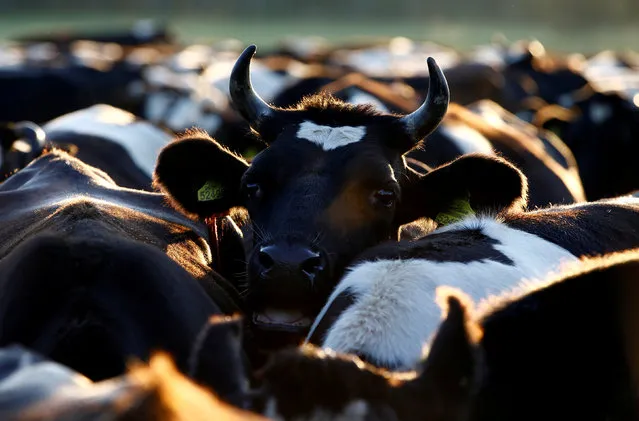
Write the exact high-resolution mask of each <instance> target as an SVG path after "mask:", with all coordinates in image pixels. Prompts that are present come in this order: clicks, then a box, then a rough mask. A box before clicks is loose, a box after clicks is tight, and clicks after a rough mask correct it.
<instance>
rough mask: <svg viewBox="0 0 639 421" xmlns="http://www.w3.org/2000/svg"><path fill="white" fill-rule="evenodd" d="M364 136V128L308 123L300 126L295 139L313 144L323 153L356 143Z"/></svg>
mask: <svg viewBox="0 0 639 421" xmlns="http://www.w3.org/2000/svg"><path fill="white" fill-rule="evenodd" d="M364 136H366V127H365V126H356V127H355V126H341V127H331V126H320V125H318V124H315V123H312V122H310V121H305V122H303V123H302V124H300V127H299V129H298V130H297V137H298V138H300V139H304V140H308V141H309V142H312V143H315V144H316V145H318V146H319V147H321V148H322V149H324V150H325V151H330V150H333V149H337V148H340V147H342V146H346V145H349V144H351V143H357V142H359V141H361V140H362V139H363V138H364Z"/></svg>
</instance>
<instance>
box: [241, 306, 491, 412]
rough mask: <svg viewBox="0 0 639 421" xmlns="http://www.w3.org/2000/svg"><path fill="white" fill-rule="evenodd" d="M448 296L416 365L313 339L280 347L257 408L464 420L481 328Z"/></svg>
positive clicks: (266, 374) (474, 376) (264, 376)
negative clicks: (395, 365) (385, 365)
mask: <svg viewBox="0 0 639 421" xmlns="http://www.w3.org/2000/svg"><path fill="white" fill-rule="evenodd" d="M458 295H459V294H458ZM445 301H446V300H442V310H443V312H444V313H445V315H444V320H443V322H442V323H441V326H440V327H439V329H438V332H437V336H436V337H435V339H434V340H433V342H432V346H431V348H430V353H429V355H428V358H427V359H425V360H424V361H422V362H421V363H420V365H419V367H417V368H416V370H414V371H408V372H393V371H388V370H384V369H381V368H378V367H375V366H372V365H370V364H367V363H365V362H363V361H362V360H360V359H359V358H358V357H357V356H354V355H352V354H341V353H336V352H333V351H332V350H330V349H322V348H318V347H315V346H312V345H303V346H301V347H298V348H291V349H286V350H281V351H279V352H277V353H275V354H274V355H273V357H272V358H271V359H270V361H269V362H268V363H267V365H266V366H265V367H264V369H263V370H261V372H260V376H259V377H260V379H261V381H262V385H261V387H260V389H259V391H258V393H256V394H255V396H254V400H253V406H252V408H253V410H254V411H257V412H260V413H262V414H264V415H266V416H268V417H270V418H271V419H278V420H300V421H301V420H324V419H327V420H328V419H331V420H341V419H344V420H362V419H367V420H397V421H410V420H424V419H428V420H433V421H453V420H463V419H466V418H465V417H466V415H467V413H468V406H469V404H470V402H471V397H472V394H473V393H474V391H475V390H476V384H477V383H478V381H479V380H480V379H479V378H478V375H479V374H480V370H478V369H477V368H476V367H478V366H479V365H480V364H481V360H480V357H481V355H480V353H479V352H478V351H479V350H478V347H477V342H478V340H479V339H480V337H481V336H480V335H481V330H480V329H479V328H478V327H477V326H476V323H474V322H473V321H472V320H471V319H470V317H469V312H468V311H467V310H466V309H465V303H464V301H463V300H462V299H460V298H459V297H458V296H456V295H452V294H451V295H450V297H449V298H448V300H447V302H445ZM465 325H466V326H465Z"/></svg>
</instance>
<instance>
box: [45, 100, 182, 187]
mask: <svg viewBox="0 0 639 421" xmlns="http://www.w3.org/2000/svg"><path fill="white" fill-rule="evenodd" d="M42 129H43V130H44V132H45V133H46V141H47V142H48V143H49V144H50V145H52V146H54V147H57V148H59V149H64V150H65V151H67V152H68V153H70V154H72V155H74V156H75V157H76V158H78V159H80V160H81V161H82V162H84V163H86V164H88V165H91V166H93V167H97V168H99V169H101V170H102V171H104V172H106V173H107V174H108V175H109V177H111V178H112V179H113V180H114V181H115V183H116V184H117V185H118V186H120V187H128V188H132V189H137V190H147V191H152V185H151V184H152V179H153V169H154V167H155V161H156V159H157V156H158V155H159V154H160V151H161V150H162V148H163V147H164V146H166V145H167V144H168V143H169V142H170V141H171V138H172V135H171V134H170V133H169V132H167V131H164V130H162V129H160V128H159V127H157V126H155V125H154V124H152V123H150V122H148V121H145V120H142V119H140V118H138V117H136V116H135V115H133V114H132V113H130V112H127V111H125V110H122V109H120V108H116V107H112V106H110V105H107V104H96V105H93V106H91V107H87V108H84V109H81V110H77V111H74V112H71V113H68V114H64V115H62V116H60V117H57V118H55V119H53V120H51V121H49V122H47V123H46V124H44V125H43V126H42Z"/></svg>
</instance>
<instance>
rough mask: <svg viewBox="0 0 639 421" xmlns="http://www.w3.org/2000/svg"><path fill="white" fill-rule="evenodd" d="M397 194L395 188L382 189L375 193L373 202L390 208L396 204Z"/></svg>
mask: <svg viewBox="0 0 639 421" xmlns="http://www.w3.org/2000/svg"><path fill="white" fill-rule="evenodd" d="M396 200H397V195H396V194H395V192H394V191H393V190H389V189H380V190H377V191H376V192H375V193H373V202H374V203H375V204H377V205H380V206H383V207H385V208H390V207H392V206H393V205H394V204H395V201H396Z"/></svg>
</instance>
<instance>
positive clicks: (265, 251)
mask: <svg viewBox="0 0 639 421" xmlns="http://www.w3.org/2000/svg"><path fill="white" fill-rule="evenodd" d="M258 260H259V262H260V265H261V266H262V275H263V276H271V275H276V274H275V272H278V273H282V274H283V273H289V274H295V273H299V272H302V273H303V274H305V275H306V276H307V277H308V278H309V279H311V280H313V279H314V278H315V276H317V274H319V273H320V272H321V271H322V270H324V267H325V260H324V258H323V255H322V253H320V252H317V251H313V250H311V249H309V248H306V247H299V246H298V247H293V246H284V245H279V244H273V245H269V246H265V247H260V251H259V254H258Z"/></svg>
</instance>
